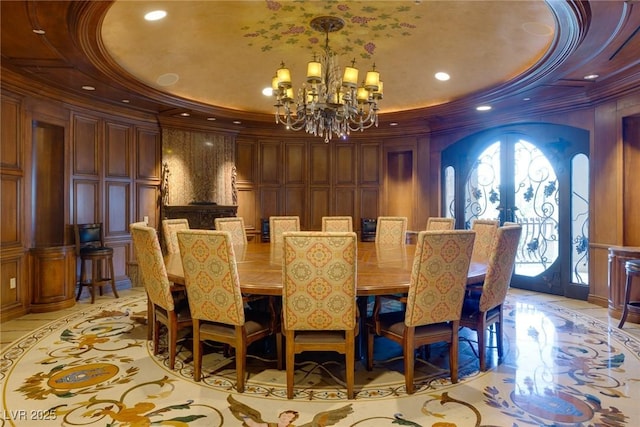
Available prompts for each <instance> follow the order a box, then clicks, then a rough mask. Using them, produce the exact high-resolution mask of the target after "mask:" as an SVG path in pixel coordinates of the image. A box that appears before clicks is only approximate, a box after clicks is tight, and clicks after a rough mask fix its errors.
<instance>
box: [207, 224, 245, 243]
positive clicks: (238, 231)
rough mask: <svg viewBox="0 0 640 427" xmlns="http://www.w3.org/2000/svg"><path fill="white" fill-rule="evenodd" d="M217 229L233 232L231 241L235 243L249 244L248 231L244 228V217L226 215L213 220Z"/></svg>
mask: <svg viewBox="0 0 640 427" xmlns="http://www.w3.org/2000/svg"><path fill="white" fill-rule="evenodd" d="M213 222H214V224H215V226H216V230H221V231H228V232H230V233H231V242H232V243H233V244H234V245H246V244H247V232H246V231H245V229H244V218H242V217H225V218H216V219H214V220H213Z"/></svg>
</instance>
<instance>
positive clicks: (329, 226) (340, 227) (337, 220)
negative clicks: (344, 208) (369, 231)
mask: <svg viewBox="0 0 640 427" xmlns="http://www.w3.org/2000/svg"><path fill="white" fill-rule="evenodd" d="M322 231H353V219H352V218H351V217H350V216H323V217H322Z"/></svg>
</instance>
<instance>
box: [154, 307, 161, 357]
mask: <svg viewBox="0 0 640 427" xmlns="http://www.w3.org/2000/svg"><path fill="white" fill-rule="evenodd" d="M154 311H155V308H154ZM159 352H160V322H159V321H158V319H157V318H156V317H155V315H154V318H153V354H154V355H158V353H159Z"/></svg>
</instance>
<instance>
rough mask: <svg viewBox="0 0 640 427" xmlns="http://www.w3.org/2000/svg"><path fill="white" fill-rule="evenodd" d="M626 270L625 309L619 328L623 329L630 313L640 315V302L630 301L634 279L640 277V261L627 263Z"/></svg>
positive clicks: (633, 260)
mask: <svg viewBox="0 0 640 427" xmlns="http://www.w3.org/2000/svg"><path fill="white" fill-rule="evenodd" d="M624 268H625V270H626V271H627V281H626V283H625V286H624V309H623V310H622V317H621V318H620V323H619V324H618V328H622V325H624V322H625V321H626V320H627V314H629V311H631V312H633V313H638V314H640V301H630V298H631V285H632V283H633V278H634V277H635V276H640V259H631V260H629V261H627V262H625V263H624Z"/></svg>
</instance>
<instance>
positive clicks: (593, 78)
mask: <svg viewBox="0 0 640 427" xmlns="http://www.w3.org/2000/svg"><path fill="white" fill-rule="evenodd" d="M598 77H600V76H599V75H598V74H588V75H586V76H584V79H585V80H595V79H597V78H598Z"/></svg>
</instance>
